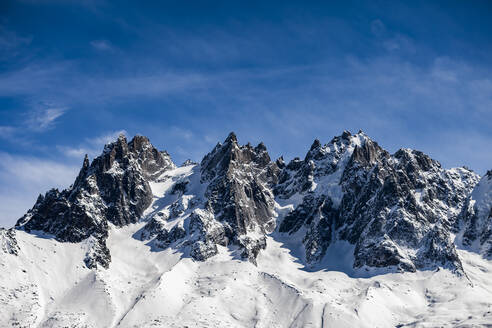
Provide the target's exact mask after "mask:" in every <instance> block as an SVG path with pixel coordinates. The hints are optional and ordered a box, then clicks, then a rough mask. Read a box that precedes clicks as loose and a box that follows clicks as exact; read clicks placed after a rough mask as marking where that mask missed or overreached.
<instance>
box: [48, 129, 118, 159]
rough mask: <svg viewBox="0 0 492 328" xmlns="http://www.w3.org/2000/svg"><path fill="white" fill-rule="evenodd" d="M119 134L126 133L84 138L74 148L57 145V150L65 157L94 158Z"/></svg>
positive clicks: (108, 133) (109, 133)
mask: <svg viewBox="0 0 492 328" xmlns="http://www.w3.org/2000/svg"><path fill="white" fill-rule="evenodd" d="M120 134H124V135H126V134H127V132H126V131H125V130H118V131H112V132H107V133H104V134H102V135H99V136H96V137H93V138H86V139H85V140H84V141H83V142H82V143H81V144H80V145H78V146H76V147H69V146H61V145H58V146H57V149H58V150H59V151H61V152H62V153H63V154H64V155H65V156H67V157H72V158H83V157H84V155H85V154H87V155H89V156H90V157H95V156H98V155H99V154H101V152H102V150H103V148H104V145H106V144H108V143H111V142H113V141H115V140H116V139H117V138H118V136H119V135H120Z"/></svg>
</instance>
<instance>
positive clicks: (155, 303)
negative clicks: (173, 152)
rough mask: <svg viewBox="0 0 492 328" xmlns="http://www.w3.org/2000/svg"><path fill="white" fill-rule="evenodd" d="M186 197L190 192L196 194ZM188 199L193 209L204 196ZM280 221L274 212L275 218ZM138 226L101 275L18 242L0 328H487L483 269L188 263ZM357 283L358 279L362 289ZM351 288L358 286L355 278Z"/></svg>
mask: <svg viewBox="0 0 492 328" xmlns="http://www.w3.org/2000/svg"><path fill="white" fill-rule="evenodd" d="M196 170H197V167H195V168H193V167H184V168H178V169H176V170H173V171H171V172H166V174H167V178H165V179H162V180H160V181H161V182H156V183H154V184H153V185H152V188H153V190H154V193H155V195H156V197H155V200H154V204H153V205H152V206H151V208H150V209H149V213H153V212H156V211H165V210H168V207H169V206H170V204H171V203H172V202H173V199H170V198H169V197H171V198H172V197H174V196H173V195H171V194H170V193H169V189H170V188H171V187H172V185H173V183H171V182H170V181H168V180H170V179H171V180H174V181H177V180H182V179H196V178H197V174H196V173H197V171H196ZM190 185H194V186H198V187H197V188H198V189H200V188H202V187H203V186H201V187H200V184H199V183H196V182H193V183H190ZM198 189H197V190H194V191H193V192H190V193H192V194H194V195H195V197H200V195H202V191H203V188H202V190H198ZM279 209H280V208H279ZM143 224H144V223H143V222H142V223H137V224H133V225H129V226H126V227H124V228H115V227H112V228H111V230H110V236H109V239H108V247H109V249H110V250H111V256H112V261H111V264H110V266H109V269H108V270H89V269H87V268H86V267H85V266H84V262H83V258H84V256H85V253H86V251H87V247H88V245H87V243H84V242H83V243H79V244H71V243H59V242H57V241H55V240H53V239H51V238H48V237H46V236H43V235H34V234H27V233H25V232H22V231H17V232H16V236H17V241H18V244H19V247H20V251H19V255H18V256H14V255H11V254H5V253H1V252H0V272H1V273H2V274H1V275H0V326H2V327H4V326H5V327H10V326H21V327H186V326H188V327H395V326H400V327H436V326H445V327H454V326H460V325H463V326H473V325H486V324H490V323H491V322H492V312H491V311H492V283H491V282H492V263H491V262H490V261H487V260H484V259H483V258H482V257H480V256H479V255H477V254H475V253H472V252H468V251H466V250H459V255H460V257H461V259H462V261H463V265H464V269H465V272H466V273H467V277H457V276H455V275H453V274H452V273H450V272H449V271H447V270H439V271H422V272H417V273H381V274H378V273H377V272H367V271H354V270H353V269H352V268H351V265H350V264H349V263H351V262H350V261H351V260H352V259H351V256H352V255H351V254H352V252H353V249H352V247H353V246H351V245H349V244H343V243H340V244H337V243H335V244H334V245H333V246H332V247H330V249H329V250H328V252H327V255H326V257H325V259H324V263H323V267H324V268H327V269H320V268H310V269H309V270H308V269H307V268H305V267H304V266H303V265H302V264H301V261H299V259H298V258H297V257H296V252H295V250H290V248H289V247H286V246H287V245H286V244H284V241H282V240H280V239H277V238H275V239H274V237H275V235H273V237H268V241H267V248H266V250H265V251H262V252H260V255H259V256H258V259H257V262H258V263H257V266H255V265H253V264H251V263H249V262H247V261H242V260H239V259H238V257H237V256H236V252H235V250H234V249H228V248H225V247H220V253H219V254H218V255H217V256H214V257H212V258H210V259H208V260H207V261H205V262H195V261H193V260H192V259H191V258H189V257H186V256H184V255H183V254H181V253H180V252H178V251H176V250H173V249H165V250H162V251H153V250H152V249H151V247H150V246H148V245H146V244H145V243H144V242H142V241H140V240H137V239H135V238H133V237H132V236H133V235H134V234H135V232H136V231H138V230H139V229H141V227H142V226H143ZM364 276H365V277H366V278H361V277H364ZM357 277H359V278H357Z"/></svg>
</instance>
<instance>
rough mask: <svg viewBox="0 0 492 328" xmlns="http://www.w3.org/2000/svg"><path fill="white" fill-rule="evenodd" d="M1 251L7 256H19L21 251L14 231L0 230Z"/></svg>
mask: <svg viewBox="0 0 492 328" xmlns="http://www.w3.org/2000/svg"><path fill="white" fill-rule="evenodd" d="M0 250H1V251H2V252H3V253H5V254H12V255H18V253H19V251H20V249H19V245H18V244H17V239H16V238H15V230H14V229H12V228H11V229H4V228H0Z"/></svg>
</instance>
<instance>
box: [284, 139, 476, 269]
mask: <svg viewBox="0 0 492 328" xmlns="http://www.w3.org/2000/svg"><path fill="white" fill-rule="evenodd" d="M476 181H477V175H476V174H474V173H473V172H471V171H469V170H467V169H463V168H460V169H452V170H444V169H443V168H442V167H441V165H440V164H439V163H438V162H436V161H434V160H432V159H430V158H429V157H428V156H427V155H425V154H423V153H422V152H419V151H414V150H406V149H402V150H399V151H398V152H396V153H395V155H393V156H391V155H390V154H389V153H388V152H386V151H385V150H384V149H382V148H381V147H380V146H379V145H378V144H377V143H376V142H374V141H372V140H371V139H369V138H368V137H367V136H366V135H365V134H363V133H358V134H356V135H351V134H350V133H348V132H344V134H343V135H342V136H340V137H335V138H333V140H332V141H331V142H330V143H329V144H327V145H325V146H321V144H320V143H319V141H315V142H314V143H313V146H312V147H311V149H310V150H309V152H308V154H307V155H306V157H305V160H304V161H300V160H298V159H294V160H293V161H292V162H291V163H289V164H288V165H287V166H286V168H285V169H284V170H283V171H282V173H281V174H280V179H279V184H278V185H277V186H276V188H275V192H276V194H277V196H278V197H279V199H289V198H290V197H292V196H293V195H295V194H298V195H297V196H296V198H299V195H301V197H302V202H301V203H300V204H299V205H298V206H296V208H295V209H294V210H293V211H292V212H291V213H289V214H287V215H286V216H285V218H284V219H283V221H282V222H281V224H280V226H279V232H284V233H285V232H287V233H289V234H295V233H297V231H301V229H300V228H301V227H305V229H304V230H302V231H303V234H304V237H303V243H304V247H305V250H306V261H307V262H308V263H313V262H314V263H315V262H316V261H319V260H320V259H321V258H322V257H323V256H324V253H325V251H326V249H327V248H328V247H329V246H330V244H331V243H332V242H333V241H334V240H333V237H334V238H335V239H336V240H346V241H348V242H350V243H352V244H354V245H355V251H354V267H363V266H367V267H397V268H399V269H400V270H404V271H415V270H416V269H427V268H435V267H436V266H442V267H448V268H450V269H452V270H454V271H455V272H458V273H459V272H462V266H461V262H460V260H459V257H458V255H457V253H456V250H455V247H454V244H453V241H452V240H451V239H450V230H451V229H452V228H453V227H454V226H455V222H456V220H457V216H458V213H459V210H460V209H461V207H462V206H463V204H464V201H465V199H466V196H467V195H468V194H469V192H470V190H471V189H472V188H473V186H474V184H475V183H476ZM315 218H316V219H315ZM313 222H315V223H314V224H313ZM333 229H334V231H333ZM313 255H314V256H313Z"/></svg>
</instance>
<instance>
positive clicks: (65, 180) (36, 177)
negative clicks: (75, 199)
mask: <svg viewBox="0 0 492 328" xmlns="http://www.w3.org/2000/svg"><path fill="white" fill-rule="evenodd" d="M78 170H79V167H77V166H72V165H65V164H60V163H59V162H56V161H52V160H45V159H41V158H36V157H22V156H15V155H10V154H7V153H2V152H0V181H2V183H1V185H0V226H7V227H8V226H12V225H13V224H14V223H15V221H16V220H17V219H19V218H20V217H21V216H22V215H23V214H24V213H25V212H26V211H27V210H28V209H29V208H31V207H32V206H33V205H34V202H35V201H36V198H37V196H38V195H39V194H40V193H44V192H46V191H47V190H49V189H51V188H53V187H56V188H66V187H68V186H69V185H70V184H71V183H73V181H74V179H75V177H76V176H77V173H78Z"/></svg>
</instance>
